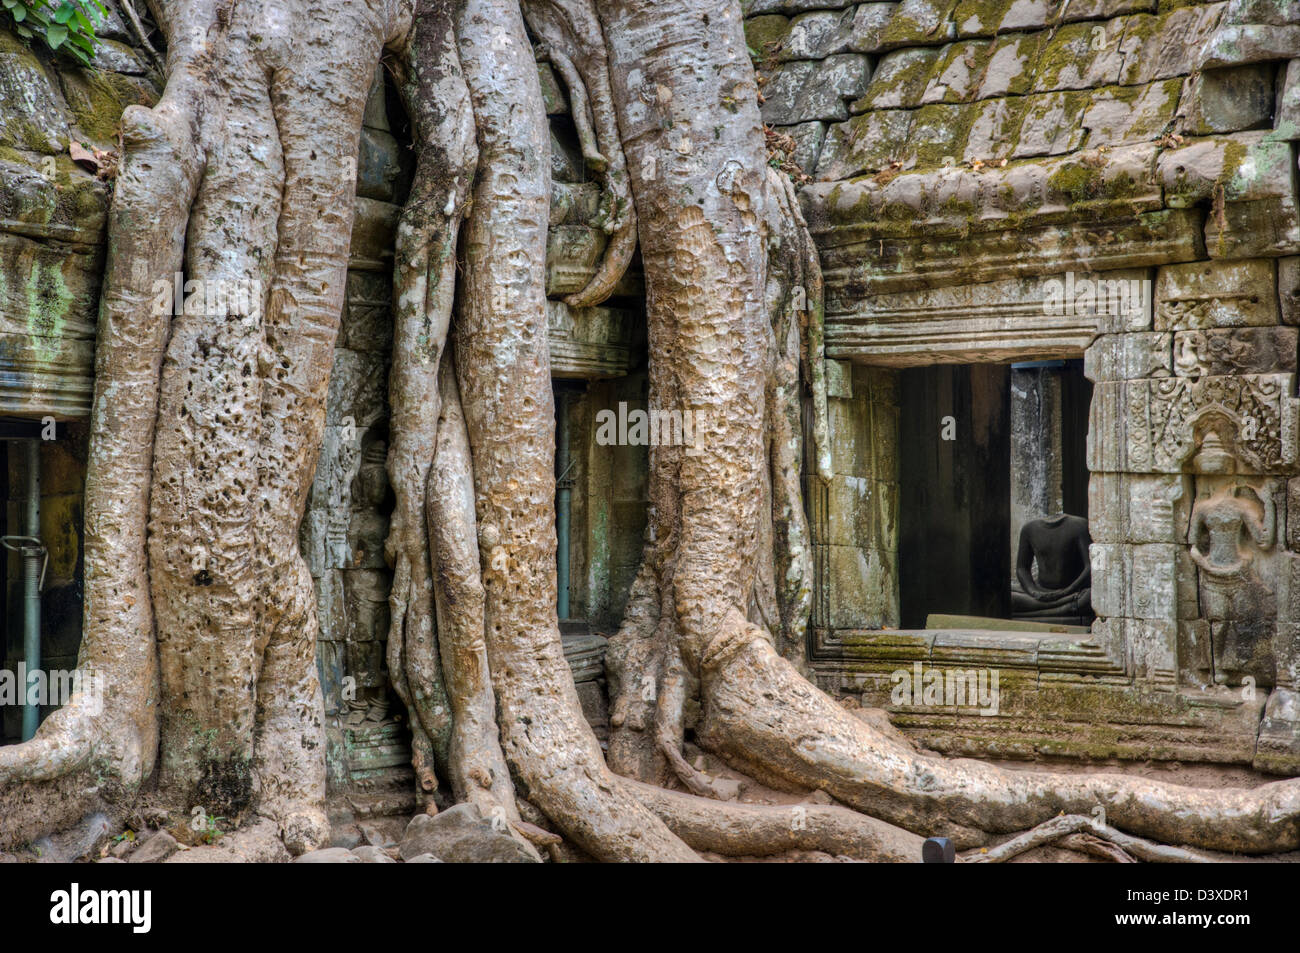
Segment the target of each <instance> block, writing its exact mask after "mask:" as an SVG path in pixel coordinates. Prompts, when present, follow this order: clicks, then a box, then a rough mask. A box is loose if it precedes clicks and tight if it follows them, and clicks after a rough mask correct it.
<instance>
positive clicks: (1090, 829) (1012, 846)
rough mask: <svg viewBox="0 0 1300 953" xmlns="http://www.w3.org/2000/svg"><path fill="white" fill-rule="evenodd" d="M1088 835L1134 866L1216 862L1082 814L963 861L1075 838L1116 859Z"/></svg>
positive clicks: (992, 859)
mask: <svg viewBox="0 0 1300 953" xmlns="http://www.w3.org/2000/svg"><path fill="white" fill-rule="evenodd" d="M1085 833H1086V834H1087V835H1090V837H1091V838H1095V839H1099V840H1103V841H1106V842H1108V843H1109V844H1110V845H1113V848H1115V849H1118V851H1119V853H1120V854H1122V855H1123V856H1124V857H1125V858H1127V861H1121V863H1123V862H1129V863H1131V862H1132V861H1133V858H1135V857H1136V858H1137V859H1138V860H1145V861H1148V862H1151V863H1164V864H1209V863H1214V860H1213V859H1212V858H1210V857H1206V856H1204V855H1202V854H1198V853H1196V852H1195V851H1190V850H1183V849H1182V848H1179V847H1170V846H1168V845H1165V844H1153V843H1152V842H1151V841H1148V840H1143V839H1142V838H1140V837H1133V836H1131V835H1128V834H1125V833H1123V832H1122V831H1117V830H1115V828H1113V827H1108V826H1106V825H1105V824H1102V823H1101V822H1099V821H1098V820H1097V819H1096V818H1092V817H1084V816H1083V815H1081V814H1063V815H1061V816H1060V817H1054V818H1052V819H1051V820H1050V821H1046V822H1044V823H1042V824H1039V825H1038V826H1037V827H1035V828H1034V829H1033V830H1028V831H1025V832H1024V833H1023V834H1020V835H1018V836H1016V837H1013V838H1011V840H1009V841H1005V842H1004V843H1001V844H999V845H998V846H997V847H991V848H989V849H988V850H980V851H972V852H971V853H968V854H963V855H962V857H961V860H962V862H963V863H968V864H998V863H1002V862H1003V861H1007V860H1010V859H1011V858H1012V857H1016V856H1019V855H1020V854H1023V853H1025V852H1026V851H1029V850H1033V849H1034V848H1035V847H1042V846H1043V845H1044V844H1050V843H1053V842H1054V841H1061V840H1063V839H1069V838H1071V837H1073V838H1074V843H1075V844H1079V845H1080V846H1083V847H1084V848H1085V849H1088V850H1090V851H1092V852H1095V853H1101V854H1103V855H1104V856H1108V857H1109V858H1110V859H1116V854H1115V852H1114V849H1112V850H1105V849H1103V850H1101V851H1098V850H1097V849H1096V848H1095V847H1092V846H1090V845H1088V844H1087V842H1086V841H1085V840H1084V838H1083V837H1081V836H1080V835H1082V834H1085Z"/></svg>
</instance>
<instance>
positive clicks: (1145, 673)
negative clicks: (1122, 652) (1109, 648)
mask: <svg viewBox="0 0 1300 953" xmlns="http://www.w3.org/2000/svg"><path fill="white" fill-rule="evenodd" d="M1124 635H1125V641H1126V642H1127V644H1128V650H1129V657H1130V659H1131V660H1132V666H1133V667H1132V672H1133V675H1134V677H1135V678H1139V679H1142V680H1144V681H1148V682H1153V683H1155V684H1156V685H1159V686H1167V687H1169V688H1173V686H1174V684H1175V682H1176V681H1177V673H1178V623H1177V622H1173V621H1160V620H1153V619H1129V620H1127V621H1126V624H1125V631H1124Z"/></svg>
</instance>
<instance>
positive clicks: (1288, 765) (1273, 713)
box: [1253, 688, 1300, 776]
mask: <svg viewBox="0 0 1300 953" xmlns="http://www.w3.org/2000/svg"><path fill="white" fill-rule="evenodd" d="M1253 766H1254V768H1255V769H1256V770H1257V771H1267V772H1269V773H1272V774H1281V775H1285V776H1294V775H1295V774H1296V773H1297V772H1300V694H1298V693H1297V692H1296V691H1295V690H1294V689H1291V688H1275V689H1273V692H1272V694H1270V695H1269V699H1268V703H1267V705H1266V706H1265V707H1264V719H1263V721H1261V722H1260V725H1259V743H1258V745H1257V747H1256V753H1255V761H1254V763H1253Z"/></svg>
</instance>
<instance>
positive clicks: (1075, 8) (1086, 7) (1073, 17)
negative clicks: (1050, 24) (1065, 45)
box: [1061, 0, 1156, 23]
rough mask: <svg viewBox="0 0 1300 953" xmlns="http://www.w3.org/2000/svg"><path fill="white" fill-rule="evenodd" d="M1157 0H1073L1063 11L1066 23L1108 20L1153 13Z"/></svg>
mask: <svg viewBox="0 0 1300 953" xmlns="http://www.w3.org/2000/svg"><path fill="white" fill-rule="evenodd" d="M1155 9H1156V0H1071V2H1070V4H1069V5H1068V6H1066V7H1065V9H1064V10H1062V11H1061V20H1062V22H1064V23H1074V22H1076V21H1078V20H1107V19H1110V18H1111V17H1117V16H1121V15H1123V14H1126V13H1151V12H1153V11H1154V10H1155Z"/></svg>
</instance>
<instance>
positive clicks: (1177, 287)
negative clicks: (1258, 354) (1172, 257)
mask: <svg viewBox="0 0 1300 953" xmlns="http://www.w3.org/2000/svg"><path fill="white" fill-rule="evenodd" d="M1273 267H1274V266H1273V263H1272V262H1271V261H1267V260H1252V261H1231V262H1209V261H1205V262H1194V263H1190V264H1184V265H1166V266H1165V267H1163V268H1161V269H1160V270H1159V271H1157V273H1156V288H1155V315H1154V318H1155V329H1156V330H1157V331H1188V330H1196V329H1204V328H1235V327H1259V326H1270V325H1275V324H1277V323H1278V308H1277V302H1276V300H1275V299H1274V297H1273V295H1272V294H1270V293H1269V292H1271V291H1272V289H1273V288H1274V287H1275V283H1274V277H1273Z"/></svg>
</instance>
